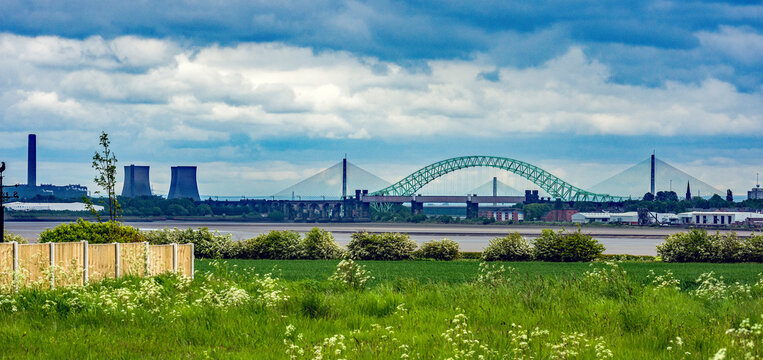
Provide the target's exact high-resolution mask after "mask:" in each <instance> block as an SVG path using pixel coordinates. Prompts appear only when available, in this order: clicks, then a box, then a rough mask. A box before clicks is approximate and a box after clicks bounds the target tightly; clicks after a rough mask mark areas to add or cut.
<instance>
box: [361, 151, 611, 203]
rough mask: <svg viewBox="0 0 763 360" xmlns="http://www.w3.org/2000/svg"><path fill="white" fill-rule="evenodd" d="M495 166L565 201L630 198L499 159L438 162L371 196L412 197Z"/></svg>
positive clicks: (478, 157) (465, 157) (459, 159)
mask: <svg viewBox="0 0 763 360" xmlns="http://www.w3.org/2000/svg"><path fill="white" fill-rule="evenodd" d="M471 167H492V168H498V169H503V170H506V171H510V172H512V173H514V174H517V175H519V176H521V177H523V178H525V179H527V180H530V181H532V182H533V183H535V185H538V186H539V187H540V188H541V189H543V190H544V191H545V192H547V193H548V194H549V195H551V197H553V198H556V199H561V200H562V201H593V202H619V201H624V200H626V198H624V197H621V196H611V195H608V194H596V193H592V192H590V191H586V190H583V189H581V188H579V187H577V186H573V185H571V184H569V183H567V182H566V181H564V180H562V179H560V178H558V177H556V176H554V174H551V173H550V172H548V171H546V170H543V169H541V168H539V167H537V166H535V165H532V164H528V163H526V162H524V161H519V160H514V159H510V158H504V157H497V156H461V157H455V158H451V159H446V160H442V161H438V162H436V163H434V164H431V165H427V166H425V167H424V168H422V169H420V170H418V171H416V172H414V173H413V174H410V175H408V176H406V177H405V178H404V179H402V180H400V181H398V182H397V183H394V184H392V185H390V186H388V187H386V188H384V189H381V190H378V191H375V192H373V193H371V194H369V195H391V196H410V195H413V194H415V193H416V191H418V190H419V189H421V188H422V187H424V185H426V184H428V183H430V182H431V181H433V180H434V179H437V178H439V177H440V176H443V175H445V174H448V173H451V172H454V171H457V170H461V169H466V168H471Z"/></svg>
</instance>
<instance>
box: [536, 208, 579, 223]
mask: <svg viewBox="0 0 763 360" xmlns="http://www.w3.org/2000/svg"><path fill="white" fill-rule="evenodd" d="M577 213H578V211H577V210H575V209H566V210H551V211H549V213H548V214H546V216H544V217H543V221H549V222H554V221H556V222H572V215H575V214H577Z"/></svg>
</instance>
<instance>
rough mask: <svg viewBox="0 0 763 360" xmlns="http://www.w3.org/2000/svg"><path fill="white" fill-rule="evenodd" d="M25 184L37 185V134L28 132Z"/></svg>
mask: <svg viewBox="0 0 763 360" xmlns="http://www.w3.org/2000/svg"><path fill="white" fill-rule="evenodd" d="M27 156H28V158H27V172H26V174H27V175H26V176H27V178H26V184H27V185H29V186H37V135H35V134H29V150H28V152H27Z"/></svg>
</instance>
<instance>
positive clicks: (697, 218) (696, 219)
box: [678, 211, 763, 226]
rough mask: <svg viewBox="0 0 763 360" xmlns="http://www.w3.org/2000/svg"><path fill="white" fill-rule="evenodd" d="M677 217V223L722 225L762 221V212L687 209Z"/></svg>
mask: <svg viewBox="0 0 763 360" xmlns="http://www.w3.org/2000/svg"><path fill="white" fill-rule="evenodd" d="M678 219H679V223H680V224H684V225H696V226H723V225H740V224H744V223H747V222H751V221H753V222H757V221H763V214H761V213H754V212H742V211H689V212H684V213H680V214H678ZM756 219H759V220H756Z"/></svg>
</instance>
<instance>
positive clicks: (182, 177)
mask: <svg viewBox="0 0 763 360" xmlns="http://www.w3.org/2000/svg"><path fill="white" fill-rule="evenodd" d="M167 198H168V199H182V198H190V199H192V200H194V201H201V197H199V187H198V186H197V185H196V167H195V166H173V167H172V180H171V181H170V193H169V195H167Z"/></svg>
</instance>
